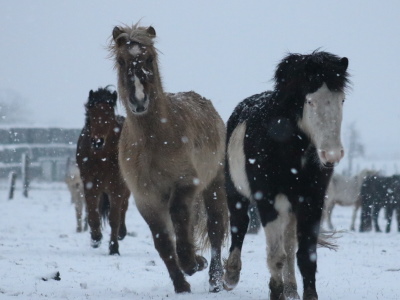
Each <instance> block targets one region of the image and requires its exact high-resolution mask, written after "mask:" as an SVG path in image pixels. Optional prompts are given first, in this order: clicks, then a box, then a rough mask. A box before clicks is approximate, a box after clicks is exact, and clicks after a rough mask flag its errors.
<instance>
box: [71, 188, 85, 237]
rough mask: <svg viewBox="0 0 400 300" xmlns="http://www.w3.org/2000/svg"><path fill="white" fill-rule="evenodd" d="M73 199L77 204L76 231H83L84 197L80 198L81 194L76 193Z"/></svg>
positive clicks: (75, 204)
mask: <svg viewBox="0 0 400 300" xmlns="http://www.w3.org/2000/svg"><path fill="white" fill-rule="evenodd" d="M72 201H73V203H74V206H75V215H76V232H82V211H83V203H82V199H80V197H79V195H76V193H75V194H74V195H73V197H72Z"/></svg>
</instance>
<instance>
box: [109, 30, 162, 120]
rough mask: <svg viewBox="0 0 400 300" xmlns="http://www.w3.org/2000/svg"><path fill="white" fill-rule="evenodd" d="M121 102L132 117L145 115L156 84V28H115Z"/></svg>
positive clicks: (115, 51) (114, 50) (114, 39)
mask: <svg viewBox="0 0 400 300" xmlns="http://www.w3.org/2000/svg"><path fill="white" fill-rule="evenodd" d="M112 37H113V41H114V43H113V45H112V46H111V49H112V51H113V52H114V54H115V61H116V68H117V70H118V76H119V92H120V97H121V99H122V101H123V102H124V104H125V106H126V107H127V109H128V110H129V111H131V112H132V113H133V114H136V115H141V114H145V113H146V112H147V110H148V108H149V103H150V93H151V90H152V88H153V86H154V83H155V72H158V71H157V69H158V67H157V53H156V49H155V48H154V46H153V39H154V38H155V37H156V32H155V30H154V28H153V27H151V26H150V27H147V28H145V27H138V26H137V25H135V26H133V27H132V28H130V27H125V28H122V27H118V26H117V27H115V28H114V30H113V33H112Z"/></svg>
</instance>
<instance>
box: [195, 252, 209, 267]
mask: <svg viewBox="0 0 400 300" xmlns="http://www.w3.org/2000/svg"><path fill="white" fill-rule="evenodd" d="M196 262H197V271H203V270H204V269H206V268H207V267H208V261H207V259H205V257H203V256H200V255H197V256H196Z"/></svg>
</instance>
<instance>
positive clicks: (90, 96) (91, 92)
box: [89, 90, 93, 99]
mask: <svg viewBox="0 0 400 300" xmlns="http://www.w3.org/2000/svg"><path fill="white" fill-rule="evenodd" d="M92 97H93V90H90V92H89V99H92Z"/></svg>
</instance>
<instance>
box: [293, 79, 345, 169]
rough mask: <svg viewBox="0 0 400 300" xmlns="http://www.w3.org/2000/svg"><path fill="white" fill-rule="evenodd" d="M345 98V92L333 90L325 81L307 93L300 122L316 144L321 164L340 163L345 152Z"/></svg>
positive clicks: (301, 127)
mask: <svg viewBox="0 0 400 300" xmlns="http://www.w3.org/2000/svg"><path fill="white" fill-rule="evenodd" d="M343 100H344V93H343V92H338V91H331V90H329V89H328V87H327V85H326V84H325V83H324V84H323V85H322V86H321V87H320V88H319V89H318V90H317V91H316V92H314V93H310V94H307V95H306V97H305V103H304V108H303V115H302V118H301V119H300V120H299V122H298V126H299V128H300V129H301V130H303V131H304V133H305V134H307V135H308V136H309V137H310V139H311V141H312V143H313V144H314V145H315V148H316V149H317V153H318V158H319V160H320V162H321V164H322V165H334V164H337V163H339V161H340V160H341V159H342V158H343V156H344V150H343V146H342V142H341V138H340V130H341V124H342V116H343Z"/></svg>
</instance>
